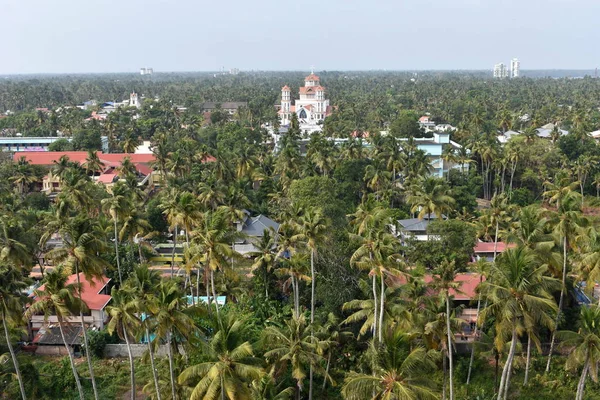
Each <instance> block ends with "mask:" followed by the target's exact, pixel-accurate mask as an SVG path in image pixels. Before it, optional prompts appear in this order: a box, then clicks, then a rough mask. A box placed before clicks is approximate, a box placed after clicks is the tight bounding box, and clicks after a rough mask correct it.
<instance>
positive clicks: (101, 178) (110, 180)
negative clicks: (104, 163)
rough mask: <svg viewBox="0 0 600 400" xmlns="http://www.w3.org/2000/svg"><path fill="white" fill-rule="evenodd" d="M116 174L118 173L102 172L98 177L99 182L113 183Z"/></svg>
mask: <svg viewBox="0 0 600 400" xmlns="http://www.w3.org/2000/svg"><path fill="white" fill-rule="evenodd" d="M115 176H117V174H101V175H100V176H99V177H98V182H101V183H113V181H114V180H115Z"/></svg>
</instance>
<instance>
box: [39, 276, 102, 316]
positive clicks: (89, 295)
mask: <svg viewBox="0 0 600 400" xmlns="http://www.w3.org/2000/svg"><path fill="white" fill-rule="evenodd" d="M79 279H80V280H81V299H82V300H83V301H84V302H85V304H87V306H88V308H89V309H90V310H103V309H104V307H106V305H107V304H108V302H109V301H110V299H111V296H110V295H108V294H98V293H99V292H100V291H101V290H102V289H104V287H105V286H106V285H107V284H108V282H110V279H109V278H107V277H106V276H102V277H101V278H94V279H92V281H91V282H89V281H88V280H86V279H85V276H84V275H83V273H79ZM76 282H77V275H75V274H73V275H69V278H68V279H67V285H70V284H72V283H76ZM39 290H44V285H42V286H40V288H39Z"/></svg>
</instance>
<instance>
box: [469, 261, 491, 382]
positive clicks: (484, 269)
mask: <svg viewBox="0 0 600 400" xmlns="http://www.w3.org/2000/svg"><path fill="white" fill-rule="evenodd" d="M472 266H473V268H472V271H473V272H475V273H477V274H478V275H479V285H481V283H482V282H483V278H484V276H486V275H487V273H488V271H489V268H490V263H489V262H488V261H487V260H486V259H484V258H482V259H479V260H477V261H476V262H475V263H473V264H472ZM480 312H481V292H479V293H478V295H477V313H476V315H475V331H474V332H473V337H474V338H475V339H474V340H475V341H477V339H478V330H479V314H480ZM474 359H475V344H473V346H471V358H470V360H469V370H468V372H467V385H468V384H469V383H470V382H471V370H472V368H473V360H474Z"/></svg>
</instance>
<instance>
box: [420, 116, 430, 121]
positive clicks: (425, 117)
mask: <svg viewBox="0 0 600 400" xmlns="http://www.w3.org/2000/svg"><path fill="white" fill-rule="evenodd" d="M425 121H429V117H428V116H427V115H423V116H422V117H421V118H419V122H425Z"/></svg>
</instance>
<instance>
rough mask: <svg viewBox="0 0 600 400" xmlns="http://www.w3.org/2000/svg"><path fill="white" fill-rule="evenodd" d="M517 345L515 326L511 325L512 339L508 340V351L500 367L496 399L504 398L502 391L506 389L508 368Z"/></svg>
mask: <svg viewBox="0 0 600 400" xmlns="http://www.w3.org/2000/svg"><path fill="white" fill-rule="evenodd" d="M516 346H517V328H516V327H515V326H514V325H513V331H512V339H511V342H510V351H509V353H508V357H507V359H506V364H504V368H503V369H502V377H501V378H500V387H499V388H498V397H497V400H503V399H504V392H505V391H506V390H507V389H508V387H507V386H506V384H507V379H508V370H509V369H510V365H511V364H512V359H513V355H514V353H515V348H516Z"/></svg>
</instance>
